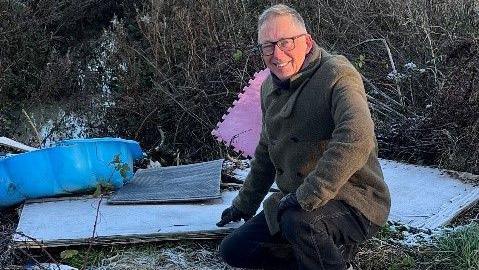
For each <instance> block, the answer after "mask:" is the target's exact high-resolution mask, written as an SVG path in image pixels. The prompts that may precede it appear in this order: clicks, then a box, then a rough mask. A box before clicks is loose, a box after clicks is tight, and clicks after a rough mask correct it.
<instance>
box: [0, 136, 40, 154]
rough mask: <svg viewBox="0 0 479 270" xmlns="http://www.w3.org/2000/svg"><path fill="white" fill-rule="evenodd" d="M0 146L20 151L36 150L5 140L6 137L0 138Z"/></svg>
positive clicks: (8, 139)
mask: <svg viewBox="0 0 479 270" xmlns="http://www.w3.org/2000/svg"><path fill="white" fill-rule="evenodd" d="M0 145H3V146H7V147H11V148H14V149H17V150H21V151H33V150H37V148H35V147H31V146H28V145H26V144H23V143H21V142H17V141H15V140H12V139H10V138H7V137H0Z"/></svg>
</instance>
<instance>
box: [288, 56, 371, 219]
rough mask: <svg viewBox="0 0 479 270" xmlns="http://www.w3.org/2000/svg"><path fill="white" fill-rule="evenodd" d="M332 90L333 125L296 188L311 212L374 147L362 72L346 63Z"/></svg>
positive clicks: (301, 202) (330, 197)
mask: <svg viewBox="0 0 479 270" xmlns="http://www.w3.org/2000/svg"><path fill="white" fill-rule="evenodd" d="M337 74H338V75H337V76H336V78H337V79H336V82H335V83H334V85H333V87H332V93H331V115H332V117H333V120H334V125H335V128H334V130H333V133H332V136H331V139H330V141H329V143H328V145H327V147H326V151H325V152H324V153H323V155H322V156H321V157H320V158H319V160H318V163H317V165H316V167H315V169H314V170H312V171H311V172H310V173H309V174H308V175H307V176H306V177H305V179H304V182H303V183H302V184H301V185H300V186H299V187H298V189H297V190H296V196H297V198H298V201H299V203H300V205H301V207H302V208H303V209H305V210H306V211H312V210H314V209H316V208H318V207H321V206H323V205H324V204H326V203H327V202H328V201H329V200H331V199H333V198H334V197H335V196H336V194H337V193H338V191H339V190H340V189H341V187H342V186H343V185H344V184H345V183H346V182H347V181H348V180H349V178H350V177H351V176H352V175H353V174H354V173H355V172H356V171H358V170H359V169H360V168H362V167H363V166H364V165H365V164H366V162H367V159H368V157H369V155H370V153H371V151H372V150H373V149H374V144H375V142H374V124H373V121H372V119H371V114H370V112H369V108H368V104H367V99H366V93H365V91H364V85H363V82H362V79H361V75H360V74H359V73H358V72H357V71H356V70H355V69H354V67H352V66H351V65H350V64H349V65H342V66H341V69H340V72H337Z"/></svg>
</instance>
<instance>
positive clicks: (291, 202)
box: [278, 193, 301, 221]
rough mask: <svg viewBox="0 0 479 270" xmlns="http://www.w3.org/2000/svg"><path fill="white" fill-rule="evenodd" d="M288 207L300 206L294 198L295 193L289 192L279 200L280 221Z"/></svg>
mask: <svg viewBox="0 0 479 270" xmlns="http://www.w3.org/2000/svg"><path fill="white" fill-rule="evenodd" d="M288 208H301V205H300V204H299V202H298V199H297V198H296V193H289V194H288V195H286V196H284V197H283V198H282V199H281V200H280V201H279V206H278V221H280V219H281V216H282V215H283V213H284V211H286V209H288Z"/></svg>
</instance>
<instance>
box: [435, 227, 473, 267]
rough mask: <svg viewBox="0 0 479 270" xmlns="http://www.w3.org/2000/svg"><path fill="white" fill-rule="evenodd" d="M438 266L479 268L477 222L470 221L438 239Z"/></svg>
mask: <svg viewBox="0 0 479 270" xmlns="http://www.w3.org/2000/svg"><path fill="white" fill-rule="evenodd" d="M437 248H438V251H436V258H437V259H438V260H437V261H438V262H440V264H439V265H438V267H439V266H440V267H443V268H442V269H450V270H477V269H479V224H478V223H471V225H468V226H466V227H465V228H462V229H457V230H455V231H453V232H451V233H448V234H446V235H444V236H443V237H441V238H439V239H438V242H437Z"/></svg>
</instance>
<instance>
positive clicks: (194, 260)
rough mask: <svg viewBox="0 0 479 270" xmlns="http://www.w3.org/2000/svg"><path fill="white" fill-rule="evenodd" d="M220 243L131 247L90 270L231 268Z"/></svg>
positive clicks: (196, 242) (193, 242) (214, 269)
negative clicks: (222, 253)
mask: <svg viewBox="0 0 479 270" xmlns="http://www.w3.org/2000/svg"><path fill="white" fill-rule="evenodd" d="M218 244H219V242H218V241H206V242H205V241H189V242H173V243H168V244H165V245H158V246H153V245H152V246H149V247H148V248H129V249H125V250H121V251H118V252H117V254H115V255H113V256H110V257H106V258H103V259H102V260H101V261H100V262H99V263H98V264H97V265H96V266H93V267H90V268H89V269H90V270H113V269H115V270H117V269H118V270H122V269H124V270H131V269H138V270H150V269H151V270H153V269H155V270H156V269H168V270H193V269H195V270H202V269H203V270H210V269H211V270H216V269H218V270H219V269H232V268H229V267H228V266H227V265H226V264H225V263H223V262H222V260H221V258H220V257H219V256H218V251H217V246H218Z"/></svg>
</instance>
